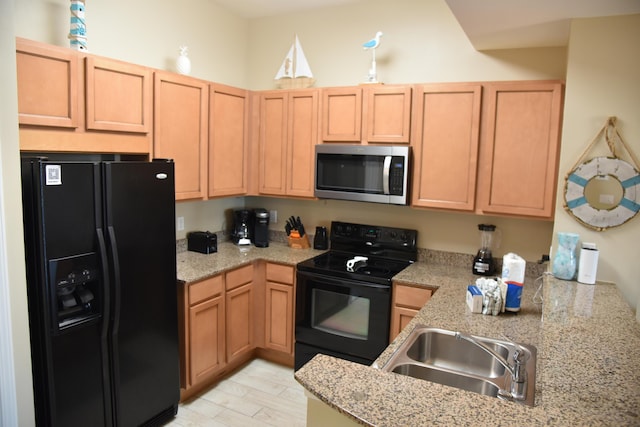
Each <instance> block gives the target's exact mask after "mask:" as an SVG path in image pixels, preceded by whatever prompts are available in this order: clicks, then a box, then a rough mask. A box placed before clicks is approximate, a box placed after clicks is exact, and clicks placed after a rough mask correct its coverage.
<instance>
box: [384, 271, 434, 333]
mask: <svg viewBox="0 0 640 427" xmlns="http://www.w3.org/2000/svg"><path fill="white" fill-rule="evenodd" d="M432 293H433V291H432V290H431V289H428V288H419V287H415V286H406V285H400V284H397V283H394V284H393V297H392V309H391V329H390V332H389V339H390V341H393V339H394V338H395V337H396V336H398V334H399V333H400V332H401V331H402V330H403V329H404V328H405V327H406V326H407V324H408V323H409V322H411V320H412V319H413V318H414V317H415V316H416V314H418V311H420V309H421V308H422V307H423V306H424V305H425V304H426V303H427V301H429V299H431V295H432Z"/></svg>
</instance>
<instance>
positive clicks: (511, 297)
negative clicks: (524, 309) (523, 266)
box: [504, 282, 522, 311]
mask: <svg viewBox="0 0 640 427" xmlns="http://www.w3.org/2000/svg"><path fill="white" fill-rule="evenodd" d="M521 299H522V283H516V282H507V300H506V301H505V304H504V309H505V311H520V300H521Z"/></svg>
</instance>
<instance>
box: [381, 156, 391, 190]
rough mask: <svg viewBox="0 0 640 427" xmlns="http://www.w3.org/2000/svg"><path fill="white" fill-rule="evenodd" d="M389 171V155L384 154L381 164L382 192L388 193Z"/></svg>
mask: <svg viewBox="0 0 640 427" xmlns="http://www.w3.org/2000/svg"><path fill="white" fill-rule="evenodd" d="M390 171H391V156H384V164H383V165H382V192H383V193H384V194H389V173H390Z"/></svg>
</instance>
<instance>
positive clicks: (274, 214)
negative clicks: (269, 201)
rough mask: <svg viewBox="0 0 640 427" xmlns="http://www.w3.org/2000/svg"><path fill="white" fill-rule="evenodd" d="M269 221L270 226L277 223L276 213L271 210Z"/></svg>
mask: <svg viewBox="0 0 640 427" xmlns="http://www.w3.org/2000/svg"><path fill="white" fill-rule="evenodd" d="M269 221H270V222H271V223H272V224H277V223H278V211H277V210H275V209H273V210H270V211H269Z"/></svg>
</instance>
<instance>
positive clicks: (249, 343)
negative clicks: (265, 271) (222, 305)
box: [225, 265, 255, 363]
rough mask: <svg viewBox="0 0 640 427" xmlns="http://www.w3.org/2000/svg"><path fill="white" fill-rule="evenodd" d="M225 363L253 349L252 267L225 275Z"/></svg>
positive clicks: (242, 268)
mask: <svg viewBox="0 0 640 427" xmlns="http://www.w3.org/2000/svg"><path fill="white" fill-rule="evenodd" d="M225 287H226V298H225V299H226V338H227V339H226V344H227V363H230V362H233V361H234V360H235V359H238V358H241V357H242V356H243V355H246V354H247V353H249V352H251V351H253V349H254V348H255V343H254V337H253V329H254V307H253V265H247V266H244V267H240V268H238V269H236V270H232V271H230V272H228V273H226V274H225Z"/></svg>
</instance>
